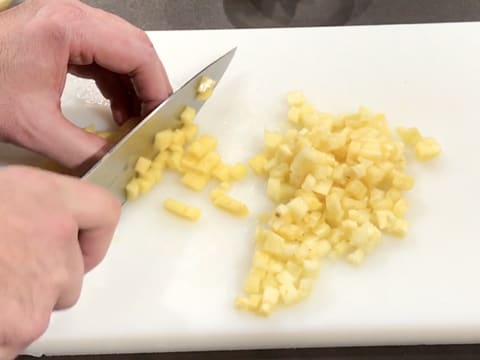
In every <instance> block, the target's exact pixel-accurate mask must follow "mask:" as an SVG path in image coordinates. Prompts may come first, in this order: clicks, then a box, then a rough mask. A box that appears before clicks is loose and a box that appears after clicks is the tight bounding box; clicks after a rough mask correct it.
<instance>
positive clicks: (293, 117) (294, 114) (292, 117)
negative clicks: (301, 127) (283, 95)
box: [287, 107, 300, 124]
mask: <svg viewBox="0 0 480 360" xmlns="http://www.w3.org/2000/svg"><path fill="white" fill-rule="evenodd" d="M287 119H288V121H290V122H291V123H293V124H298V123H299V122H300V109H299V108H298V107H292V108H290V109H289V110H288V114H287Z"/></svg>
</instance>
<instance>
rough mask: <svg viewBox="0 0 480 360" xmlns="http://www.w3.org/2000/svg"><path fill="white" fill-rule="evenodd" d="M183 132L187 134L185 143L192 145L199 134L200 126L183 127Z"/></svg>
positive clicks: (189, 125)
mask: <svg viewBox="0 0 480 360" xmlns="http://www.w3.org/2000/svg"><path fill="white" fill-rule="evenodd" d="M183 132H184V133H185V142H186V143H187V144H190V143H191V142H192V141H193V140H194V139H195V136H197V134H198V126H197V125H194V124H188V125H186V126H184V127H183Z"/></svg>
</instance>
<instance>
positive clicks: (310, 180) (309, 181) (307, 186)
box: [302, 174, 317, 191]
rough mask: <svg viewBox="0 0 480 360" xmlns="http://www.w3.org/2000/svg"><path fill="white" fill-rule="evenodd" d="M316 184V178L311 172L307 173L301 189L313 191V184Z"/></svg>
mask: <svg viewBox="0 0 480 360" xmlns="http://www.w3.org/2000/svg"><path fill="white" fill-rule="evenodd" d="M316 184H317V179H315V177H314V176H313V175H312V174H308V175H307V177H306V178H305V180H304V181H303V184H302V189H303V190H307V191H313V189H314V188H315V185H316Z"/></svg>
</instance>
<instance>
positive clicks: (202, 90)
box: [196, 76, 217, 101]
mask: <svg viewBox="0 0 480 360" xmlns="http://www.w3.org/2000/svg"><path fill="white" fill-rule="evenodd" d="M216 84H217V82H216V81H215V80H213V79H210V78H209V77H207V76H202V77H201V78H200V82H199V84H198V86H197V96H196V97H197V99H198V100H202V101H205V100H207V99H208V98H209V97H210V96H212V93H213V89H214V88H215V85H216Z"/></svg>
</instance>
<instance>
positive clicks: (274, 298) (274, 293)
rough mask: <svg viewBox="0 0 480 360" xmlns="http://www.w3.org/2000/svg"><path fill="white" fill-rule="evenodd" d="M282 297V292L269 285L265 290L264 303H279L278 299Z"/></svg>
mask: <svg viewBox="0 0 480 360" xmlns="http://www.w3.org/2000/svg"><path fill="white" fill-rule="evenodd" d="M279 298H280V293H279V291H278V289H276V288H274V287H271V286H267V287H265V290H263V299H262V300H263V303H264V304H270V305H273V306H275V305H277V303H278V300H279Z"/></svg>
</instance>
